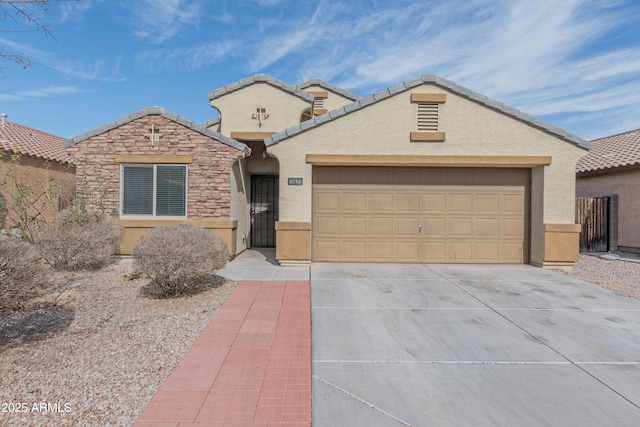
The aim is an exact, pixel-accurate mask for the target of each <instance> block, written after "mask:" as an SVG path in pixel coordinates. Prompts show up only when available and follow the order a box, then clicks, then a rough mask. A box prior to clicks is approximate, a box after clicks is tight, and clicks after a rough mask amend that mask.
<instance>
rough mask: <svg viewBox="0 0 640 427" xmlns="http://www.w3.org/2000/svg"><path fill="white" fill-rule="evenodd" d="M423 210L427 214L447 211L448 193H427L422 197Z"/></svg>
mask: <svg viewBox="0 0 640 427" xmlns="http://www.w3.org/2000/svg"><path fill="white" fill-rule="evenodd" d="M420 205H421V207H422V212H424V213H425V214H441V215H444V214H445V213H447V194H446V193H445V192H436V193H425V194H423V195H422V197H421V203H420Z"/></svg>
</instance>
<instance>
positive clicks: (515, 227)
mask: <svg viewBox="0 0 640 427" xmlns="http://www.w3.org/2000/svg"><path fill="white" fill-rule="evenodd" d="M500 228H501V232H500V235H501V236H502V237H505V238H512V239H523V238H524V234H525V233H524V229H525V226H524V219H523V218H502V219H501V220H500Z"/></svg>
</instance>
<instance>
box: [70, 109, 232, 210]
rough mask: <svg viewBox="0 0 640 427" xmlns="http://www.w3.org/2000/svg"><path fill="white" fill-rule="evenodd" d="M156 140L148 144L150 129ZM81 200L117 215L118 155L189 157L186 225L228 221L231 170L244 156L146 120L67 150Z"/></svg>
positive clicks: (175, 126)
mask: <svg viewBox="0 0 640 427" xmlns="http://www.w3.org/2000/svg"><path fill="white" fill-rule="evenodd" d="M152 127H153V128H154V132H155V134H156V135H160V137H159V139H158V141H156V142H154V143H153V144H152V143H151V140H150V138H149V136H150V134H151V129H152ZM67 151H68V152H69V153H70V154H71V156H72V157H73V161H74V163H75V164H76V182H77V192H78V194H79V195H82V196H84V197H86V199H87V203H88V206H89V207H92V208H106V209H107V210H108V211H110V212H111V213H113V214H114V215H117V214H118V213H119V211H120V164H119V163H116V161H115V157H116V156H118V155H147V156H185V157H191V158H192V163H191V164H188V166H187V169H188V175H187V185H188V190H187V219H194V220H195V219H200V220H207V219H208V220H228V219H230V204H231V189H230V182H231V175H230V173H231V165H232V164H233V162H234V161H235V160H236V159H239V158H241V157H242V156H243V152H242V151H241V150H238V149H237V148H234V147H231V146H229V145H227V144H224V143H222V142H220V141H217V140H215V139H214V138H212V137H209V136H207V135H204V134H203V133H201V132H197V131H196V130H194V129H191V128H189V127H187V126H184V125H182V124H180V123H177V122H176V121H172V120H170V119H168V118H166V117H163V116H162V115H146V116H144V117H141V118H138V119H135V120H132V121H130V122H128V123H125V124H122V125H120V126H118V127H116V128H113V129H110V130H108V131H106V132H103V133H100V134H98V135H95V136H91V137H89V138H87V139H85V140H83V141H81V142H78V143H76V144H74V145H71V146H69V147H68V148H67Z"/></svg>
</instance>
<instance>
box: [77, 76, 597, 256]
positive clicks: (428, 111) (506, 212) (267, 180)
mask: <svg viewBox="0 0 640 427" xmlns="http://www.w3.org/2000/svg"><path fill="white" fill-rule="evenodd" d="M208 96H209V100H210V104H211V106H212V107H214V108H215V109H217V110H218V112H219V113H220V114H219V117H217V118H215V119H212V120H209V121H208V122H206V123H205V124H203V125H202V126H199V125H196V124H193V123H191V122H188V121H186V120H184V119H182V118H180V117H178V116H175V115H173V114H171V113H167V112H166V111H164V110H162V109H161V108H159V107H153V108H149V109H146V110H144V111H141V112H138V113H134V114H132V115H130V116H127V117H124V118H122V119H118V120H116V121H115V122H112V123H109V124H107V125H105V126H103V127H101V128H99V129H95V130H92V131H90V132H88V133H87V134H85V135H81V136H79V137H76V138H74V139H72V140H69V141H67V142H66V143H65V146H66V147H68V150H69V151H70V152H71V154H72V156H73V157H74V158H76V159H81V158H84V159H86V162H85V164H84V165H83V164H81V162H79V161H78V177H79V178H81V179H79V180H78V191H79V192H81V193H92V192H95V189H94V188H95V187H96V186H97V183H98V182H102V183H105V184H106V185H107V187H108V191H107V195H108V197H107V201H108V202H109V203H110V204H111V205H112V206H113V207H114V208H115V211H116V212H118V213H119V215H120V220H121V223H122V224H123V226H124V228H125V232H126V233H127V236H128V238H127V239H125V243H124V244H123V247H122V248H121V252H122V253H130V250H131V247H132V245H133V243H134V241H135V239H136V238H137V237H138V236H139V235H140V234H141V233H142V232H144V230H146V229H148V228H150V227H154V226H158V225H163V224H168V223H175V222H188V223H192V224H199V225H202V226H205V227H207V228H210V229H213V230H214V231H215V232H217V233H219V234H221V235H222V236H223V237H224V238H225V241H226V242H227V244H228V245H229V248H230V251H231V253H232V254H237V253H239V252H241V251H243V250H244V249H246V248H248V247H274V246H275V248H276V257H277V259H278V260H279V261H280V263H281V264H283V265H291V264H305V263H309V262H310V261H345V262H346V261H348V262H356V261H362V262H443V263H444V262H459V263H531V264H534V265H562V264H564V265H566V264H571V263H573V262H575V260H576V259H577V256H578V236H579V231H580V227H579V225H576V224H575V223H574V203H573V197H572V196H573V195H574V193H575V165H576V163H577V161H578V159H579V158H580V157H582V156H584V155H585V154H586V151H587V150H588V149H589V148H590V144H589V143H588V142H587V141H584V140H583V139H581V138H579V137H577V136H575V135H571V134H568V133H567V132H566V131H564V130H562V129H559V128H557V127H554V126H552V125H550V124H548V123H545V122H543V121H541V120H539V119H537V118H535V117H532V116H529V115H526V114H524V113H521V112H520V111H518V110H515V109H512V108H510V107H507V106H505V105H503V104H501V103H499V102H496V101H493V100H491V99H489V98H487V97H485V96H483V95H480V94H478V93H475V92H473V91H471V90H469V89H466V88H463V87H461V86H458V85H456V84H455V83H452V82H450V81H447V80H444V79H441V78H439V77H436V76H433V75H423V76H420V77H418V78H416V79H412V80H408V81H405V82H403V83H401V84H399V85H397V86H393V87H391V88H389V89H386V90H384V91H381V92H378V93H376V94H374V95H372V96H369V97H366V98H360V97H359V96H357V95H355V94H352V93H350V92H348V91H345V90H343V89H340V88H338V87H336V86H334V85H331V84H329V83H326V82H323V81H321V80H310V81H308V82H304V83H301V84H299V85H297V86H293V85H288V84H286V83H284V82H282V81H280V80H278V79H275V78H273V77H270V76H267V75H264V74H260V75H255V76H253V77H250V78H247V79H243V80H240V81H238V82H236V83H233V84H230V85H227V86H225V87H223V88H220V89H217V90H214V91H212V92H210V93H209V94H208ZM184 165H186V166H184ZM164 166H166V167H167V168H169V167H170V168H175V169H167V170H161V169H164ZM201 171H206V174H204V175H203V174H202V173H201ZM170 172H171V173H175V174H176V175H171V177H165V175H167V176H168V174H169V173H170ZM92 181H93V182H94V184H93V187H91V186H90V185H89V186H87V185H84V184H82V183H85V182H92ZM172 185H173V187H171V186H172ZM167 188H171V189H172V191H169V190H164V189H167ZM159 189H163V190H162V194H160V190H159ZM134 195H135V196H134ZM568 196H571V197H568ZM132 200H133V201H138V200H147V202H146V203H148V206H147V207H146V208H144V209H143V208H142V207H135V209H134V208H133V205H134V203H133V201H132ZM162 203H166V204H168V205H170V206H171V207H172V208H168V207H165V206H164V205H162V206H161V204H162ZM130 204H131V205H130ZM173 208H175V209H176V210H175V211H172V210H171V209H173Z"/></svg>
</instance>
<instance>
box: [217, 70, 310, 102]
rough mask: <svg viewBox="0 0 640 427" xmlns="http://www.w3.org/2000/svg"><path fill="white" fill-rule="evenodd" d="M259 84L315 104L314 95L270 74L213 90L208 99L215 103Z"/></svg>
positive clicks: (259, 75)
mask: <svg viewBox="0 0 640 427" xmlns="http://www.w3.org/2000/svg"><path fill="white" fill-rule="evenodd" d="M257 83H266V84H268V85H270V86H273V87H274V88H276V89H280V90H282V91H284V92H287V93H289V94H291V95H294V96H296V97H298V98H300V99H302V100H303V101H305V102H308V103H312V102H313V95H311V94H309V93H307V92H305V91H303V90H301V89H299V88H298V87H296V86H292V85H290V84H288V83H285V82H284V81H282V80H280V79H276V78H275V77H271V76H270V75H268V74H255V75H253V76H251V77H247V78H246V79H242V80H239V81H237V82H234V83H231V84H228V85H226V86H223V87H221V88H219V89H215V90H212V91H211V92H209V93H207V97H208V98H209V101H213V100H215V99H218V98H221V97H223V96H226V95H228V94H230V93H233V92H236V91H238V90H240V89H244V88H245V87H248V86H251V85H254V84H257Z"/></svg>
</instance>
